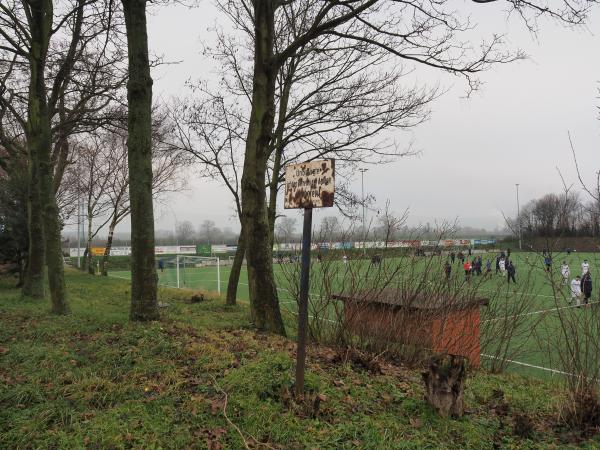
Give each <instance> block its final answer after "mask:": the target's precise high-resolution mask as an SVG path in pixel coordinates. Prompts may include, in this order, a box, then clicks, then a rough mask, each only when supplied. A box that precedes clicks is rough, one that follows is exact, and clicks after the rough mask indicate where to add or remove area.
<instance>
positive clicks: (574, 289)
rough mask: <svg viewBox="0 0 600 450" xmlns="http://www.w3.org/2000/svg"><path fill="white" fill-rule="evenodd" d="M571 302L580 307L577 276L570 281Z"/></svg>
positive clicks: (578, 278)
mask: <svg viewBox="0 0 600 450" xmlns="http://www.w3.org/2000/svg"><path fill="white" fill-rule="evenodd" d="M573 302H575V304H576V305H577V307H579V306H581V277H580V276H579V275H577V276H576V277H575V278H573V279H572V280H571V304H572V303H573Z"/></svg>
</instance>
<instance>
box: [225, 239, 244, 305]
mask: <svg viewBox="0 0 600 450" xmlns="http://www.w3.org/2000/svg"><path fill="white" fill-rule="evenodd" d="M245 255H246V238H245V236H244V230H242V231H241V232H240V237H239V238H238V242H237V250H236V251H235V257H234V258H233V264H232V265H231V272H229V282H228V283H227V298H226V300H225V303H226V304H227V305H235V303H236V299H237V288H238V284H239V282H240V273H241V271H242V265H243V263H244V256H245Z"/></svg>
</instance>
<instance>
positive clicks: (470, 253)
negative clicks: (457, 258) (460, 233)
mask: <svg viewBox="0 0 600 450" xmlns="http://www.w3.org/2000/svg"><path fill="white" fill-rule="evenodd" d="M471 255H472V252H471V247H469V256H471Z"/></svg>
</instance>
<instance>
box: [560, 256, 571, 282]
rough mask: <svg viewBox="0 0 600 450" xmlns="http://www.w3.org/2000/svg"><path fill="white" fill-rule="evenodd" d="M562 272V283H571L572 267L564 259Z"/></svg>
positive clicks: (561, 267)
mask: <svg viewBox="0 0 600 450" xmlns="http://www.w3.org/2000/svg"><path fill="white" fill-rule="evenodd" d="M560 274H561V276H562V284H563V286H566V285H567V284H568V283H569V276H571V269H570V268H569V265H568V264H567V262H566V261H563V263H562V266H560Z"/></svg>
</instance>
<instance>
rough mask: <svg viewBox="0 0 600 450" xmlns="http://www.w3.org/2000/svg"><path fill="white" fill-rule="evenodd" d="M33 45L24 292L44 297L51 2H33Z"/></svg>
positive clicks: (30, 65)
mask: <svg viewBox="0 0 600 450" xmlns="http://www.w3.org/2000/svg"><path fill="white" fill-rule="evenodd" d="M31 12H32V15H31V19H30V20H31V24H30V25H31V48H30V54H29V68H30V77H29V91H28V102H27V125H26V130H25V132H26V136H27V153H28V176H29V180H28V184H29V185H28V198H27V228H28V230H27V231H28V239H29V250H28V256H27V269H26V272H25V279H24V282H23V294H24V295H27V296H30V297H35V298H42V297H43V296H44V250H45V246H44V243H45V239H44V222H43V221H44V219H43V211H44V209H43V202H42V193H41V185H42V183H41V176H42V174H41V173H40V158H41V155H42V154H43V153H44V148H43V147H44V146H46V145H50V127H49V112H48V103H47V99H46V88H45V85H44V70H45V67H46V55H47V52H48V44H49V41H48V36H49V35H50V29H51V26H52V2H51V1H49V0H36V1H32V2H31Z"/></svg>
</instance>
